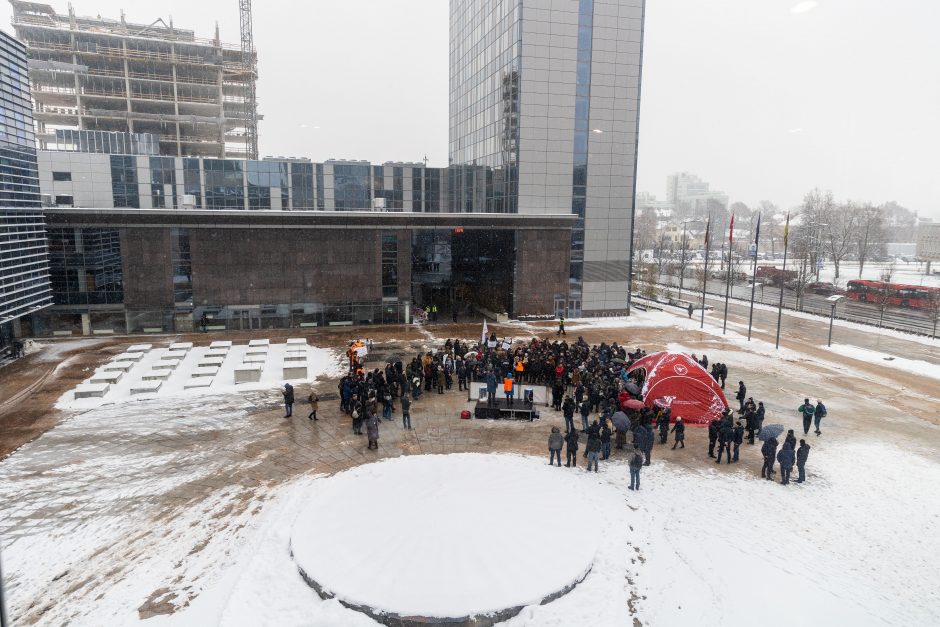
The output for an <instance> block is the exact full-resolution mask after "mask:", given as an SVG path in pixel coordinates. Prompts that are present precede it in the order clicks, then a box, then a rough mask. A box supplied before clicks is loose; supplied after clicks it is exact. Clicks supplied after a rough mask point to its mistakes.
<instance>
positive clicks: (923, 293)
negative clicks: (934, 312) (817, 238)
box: [846, 280, 940, 309]
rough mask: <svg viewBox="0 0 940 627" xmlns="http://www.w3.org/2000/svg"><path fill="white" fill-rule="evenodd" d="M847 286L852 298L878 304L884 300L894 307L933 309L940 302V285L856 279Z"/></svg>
mask: <svg viewBox="0 0 940 627" xmlns="http://www.w3.org/2000/svg"><path fill="white" fill-rule="evenodd" d="M847 288H848V289H847V291H846V296H848V297H849V298H851V299H852V300H857V301H861V302H865V303H874V304H876V305H880V304H881V303H882V302H883V303H885V304H886V305H892V306H894V307H910V308H912V309H931V308H934V307H937V305H938V303H940V287H924V286H923V285H904V284H902V283H884V282H882V281H863V280H854V281H849V282H848V286H847Z"/></svg>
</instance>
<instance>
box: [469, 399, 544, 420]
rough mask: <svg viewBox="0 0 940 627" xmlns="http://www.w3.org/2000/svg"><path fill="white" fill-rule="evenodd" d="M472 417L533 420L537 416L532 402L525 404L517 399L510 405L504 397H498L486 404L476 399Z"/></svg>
mask: <svg viewBox="0 0 940 627" xmlns="http://www.w3.org/2000/svg"><path fill="white" fill-rule="evenodd" d="M473 417H474V418H481V419H489V420H528V421H530V422H531V421H533V420H537V419H538V418H539V411H538V407H537V406H534V405H532V404H526V403H524V402H523V401H520V400H518V399H516V400H514V401H513V404H512V405H510V404H509V403H507V402H506V399H504V398H498V399H496V400H495V401H493V405H488V404H487V402H486V401H477V405H476V408H475V409H474V410H473Z"/></svg>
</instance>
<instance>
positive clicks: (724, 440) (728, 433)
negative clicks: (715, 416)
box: [715, 422, 734, 464]
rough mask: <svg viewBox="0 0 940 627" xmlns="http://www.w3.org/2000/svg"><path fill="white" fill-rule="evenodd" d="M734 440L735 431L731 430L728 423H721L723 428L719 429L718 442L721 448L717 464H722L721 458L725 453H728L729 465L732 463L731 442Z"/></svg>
mask: <svg viewBox="0 0 940 627" xmlns="http://www.w3.org/2000/svg"><path fill="white" fill-rule="evenodd" d="M733 440H734V429H732V428H731V425H729V424H728V423H726V422H722V423H721V428H720V429H718V442H719V443H720V446H719V448H718V459H717V460H715V463H716V464H720V463H721V456H722V454H723V453H724V452H725V451H728V463H729V464H730V463H731V442H732V441H733Z"/></svg>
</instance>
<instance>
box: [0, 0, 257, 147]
mask: <svg viewBox="0 0 940 627" xmlns="http://www.w3.org/2000/svg"><path fill="white" fill-rule="evenodd" d="M10 4H11V5H12V7H13V20H12V21H13V28H14V30H15V31H16V36H17V38H18V39H19V40H20V41H22V42H23V43H24V44H26V47H27V54H28V56H29V81H30V88H31V90H32V95H33V117H34V120H35V124H36V141H37V144H38V146H39V148H41V149H54V148H55V141H56V139H55V135H56V131H57V130H65V129H71V130H90V131H108V132H125V133H149V134H152V135H156V136H158V137H159V145H160V153H161V154H163V155H172V156H193V157H219V158H246V157H249V156H252V155H256V154H257V150H258V141H257V121H258V120H259V119H261V117H260V116H259V115H258V111H257V99H256V97H255V94H256V88H255V84H256V81H257V69H256V68H257V53H256V52H255V50H254V47H253V45H252V44H253V42H251V40H250V33H249V40H248V45H247V47H246V46H245V41H244V34H245V33H244V31H243V32H242V36H243V37H242V44H241V45H230V44H223V43H222V42H221V41H220V39H219V31H218V25H216V29H215V37H214V38H212V39H203V38H198V37H196V36H195V33H194V32H193V31H191V30H186V29H180V28H177V27H175V26H174V25H173V20H172V18H170V19H169V20H168V21H167V22H165V21H164V20H163V19H157V20H155V21H153V22H152V23H150V24H135V23H131V22H128V21H127V20H126V19H125V16H124V12H123V11H122V12H121V18H120V20H113V19H107V18H102V17H100V16H99V17H96V18H91V17H80V16H76V15H75V12H74V10H73V9H72V7H71V5H69V11H68V14H67V15H60V14H57V13H56V12H55V10H54V9H53V8H52V7H51V6H50V5H48V4H42V3H38V2H23V1H21V0H10ZM240 6H241V5H240ZM249 10H250V9H249ZM243 19H244V16H243ZM249 28H250V16H249Z"/></svg>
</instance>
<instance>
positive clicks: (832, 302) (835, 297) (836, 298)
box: [826, 294, 845, 346]
mask: <svg viewBox="0 0 940 627" xmlns="http://www.w3.org/2000/svg"><path fill="white" fill-rule="evenodd" d="M843 298H845V296H842V295H841V294H834V295H832V296H830V297H829V298H827V299H826V302H827V303H829V304H830V305H831V306H832V311H831V312H830V313H829V341H828V342H827V343H826V346H832V325H833V322H834V321H835V318H836V305H838V304H839V301H840V300H842V299H843Z"/></svg>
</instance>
